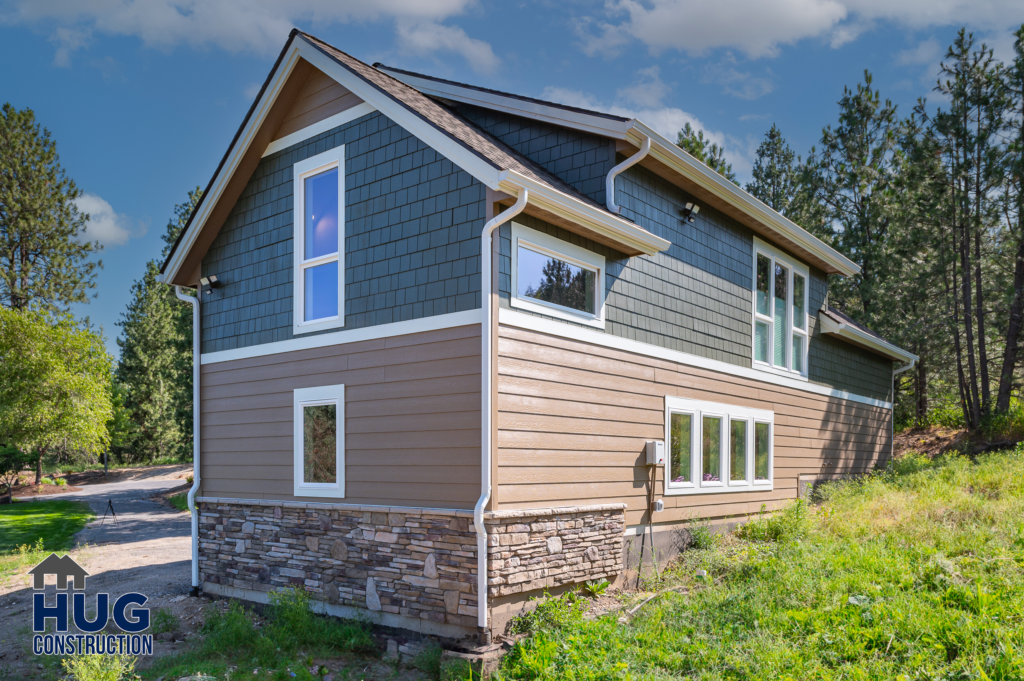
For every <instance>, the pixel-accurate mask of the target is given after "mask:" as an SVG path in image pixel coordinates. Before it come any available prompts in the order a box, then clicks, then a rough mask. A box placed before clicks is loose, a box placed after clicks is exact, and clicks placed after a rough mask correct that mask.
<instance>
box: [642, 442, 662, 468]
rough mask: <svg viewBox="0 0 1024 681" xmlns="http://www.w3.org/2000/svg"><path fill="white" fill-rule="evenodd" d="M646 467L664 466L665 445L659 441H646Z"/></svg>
mask: <svg viewBox="0 0 1024 681" xmlns="http://www.w3.org/2000/svg"><path fill="white" fill-rule="evenodd" d="M645 449H646V451H647V465H648V466H664V465H665V443H664V442H662V441H661V440H648V441H647V446H646V448H645Z"/></svg>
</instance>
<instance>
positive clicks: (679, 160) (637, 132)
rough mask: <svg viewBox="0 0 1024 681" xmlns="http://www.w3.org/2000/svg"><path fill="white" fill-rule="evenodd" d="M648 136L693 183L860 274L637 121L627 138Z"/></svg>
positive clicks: (654, 149) (658, 154) (637, 140)
mask: <svg viewBox="0 0 1024 681" xmlns="http://www.w3.org/2000/svg"><path fill="white" fill-rule="evenodd" d="M645 137H650V138H651V141H652V142H651V154H652V155H653V156H654V157H655V158H657V159H658V160H659V161H661V162H662V163H664V164H665V165H667V166H669V167H670V168H672V169H673V170H675V171H677V172H679V173H680V174H682V175H684V176H685V177H687V178H688V179H690V180H692V181H693V182H694V183H695V184H697V185H698V186H700V187H701V188H702V189H704V190H706V191H709V192H711V193H712V194H714V195H716V196H718V197H719V198H720V199H722V200H723V201H726V202H727V203H730V204H732V205H734V206H736V207H737V208H739V209H740V210H742V211H743V212H744V213H746V214H748V215H750V216H751V217H754V218H757V219H758V220H760V221H761V222H763V223H764V224H765V225H767V226H768V227H770V228H771V229H773V230H774V231H776V232H777V233H778V234H779V235H780V236H783V237H785V238H786V239H789V240H790V241H792V242H794V243H797V244H799V245H800V246H801V247H802V248H804V249H806V250H807V251H808V252H809V253H812V254H813V255H814V256H815V257H817V258H818V259H820V260H822V261H824V262H827V263H829V264H830V265H832V266H833V267H835V268H836V269H837V270H838V271H839V272H840V273H841V274H843V275H845V276H847V277H852V276H854V275H856V274H858V273H860V266H859V265H858V264H857V263H855V262H853V261H852V260H850V259H849V258H847V257H846V256H845V255H843V254H842V253H840V252H839V251H837V250H835V249H834V248H832V247H831V246H829V245H828V244H826V243H825V242H824V241H822V240H821V239H818V238H817V237H815V236H814V235H812V234H811V233H810V232H808V231H807V230H805V229H804V228H803V227H801V226H800V225H798V224H796V223H795V222H793V221H791V220H789V219H787V218H785V217H784V216H782V215H780V214H779V213H777V212H776V211H774V210H772V209H771V208H769V207H768V206H766V205H765V204H764V203H762V202H761V201H759V200H757V199H756V198H754V197H753V196H751V195H750V194H748V193H747V192H745V191H743V190H742V189H740V188H739V187H737V186H736V185H735V184H733V183H732V182H730V181H729V180H727V179H725V178H724V177H722V176H721V175H720V174H718V173H716V172H715V171H714V170H711V168H709V167H707V166H706V165H704V164H703V163H701V162H700V161H697V160H696V159H694V158H693V157H692V156H690V155H689V154H687V153H686V152H685V151H683V150H682V149H680V148H679V147H678V146H677V145H676V144H674V143H672V142H671V141H669V140H668V139H666V138H665V137H663V136H662V135H660V134H659V133H657V132H656V131H655V130H654V129H653V128H650V127H649V126H647V125H645V124H644V123H642V122H640V121H638V120H634V121H633V122H632V128H631V129H630V131H629V133H628V134H627V139H628V140H629V141H630V142H631V143H634V144H636V145H637V146H639V145H640V144H642V142H643V139H644V138H645Z"/></svg>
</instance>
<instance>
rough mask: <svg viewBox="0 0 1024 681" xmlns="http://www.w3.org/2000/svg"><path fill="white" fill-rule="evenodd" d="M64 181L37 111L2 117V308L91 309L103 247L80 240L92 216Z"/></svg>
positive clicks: (5, 111) (10, 111) (2, 112)
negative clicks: (98, 255) (80, 207)
mask: <svg viewBox="0 0 1024 681" xmlns="http://www.w3.org/2000/svg"><path fill="white" fill-rule="evenodd" d="M79 196H81V190H79V189H78V187H76V186H75V183H74V182H73V181H72V180H71V179H70V178H68V177H67V176H65V174H64V169H63V168H62V167H61V165H60V159H59V158H58V156H57V145H56V143H55V142H54V141H53V140H52V139H51V138H50V131H49V130H46V129H42V130H40V127H39V124H38V123H36V119H35V114H34V113H33V112H32V110H31V109H24V110H23V111H18V110H16V109H15V108H14V107H12V106H11V105H10V104H4V106H3V108H2V109H0V305H4V306H5V307H8V308H11V309H15V310H24V309H38V310H46V311H63V310H67V308H68V306H69V305H71V304H72V303H85V302H88V300H89V298H88V292H89V291H90V290H91V289H93V288H95V287H96V280H95V277H96V268H97V267H102V266H103V264H102V262H100V261H90V258H91V257H92V256H93V255H94V254H95V253H96V252H97V251H99V250H100V249H101V248H102V246H100V244H99V243H98V242H89V241H84V240H81V239H80V237H81V236H82V234H83V233H84V231H85V225H86V222H87V221H88V219H89V216H88V215H85V214H84V213H82V212H80V211H79V210H78V208H77V207H76V206H75V199H77V198H78V197H79Z"/></svg>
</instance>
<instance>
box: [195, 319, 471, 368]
mask: <svg viewBox="0 0 1024 681" xmlns="http://www.w3.org/2000/svg"><path fill="white" fill-rule="evenodd" d="M479 323H480V310H464V311H462V312H449V313H448V314H439V315H434V316H432V317H421V318H420V319H410V320H407V321H404V322H392V323H390V324H378V325H376V326H367V327H364V328H362V329H349V330H347V331H335V332H333V333H324V334H320V335H316V336H306V337H304V338H293V339H291V340H285V341H277V342H275V343H262V344H260V345H251V346H249V347H247V348H237V349H235V350H220V351H218V352H206V353H203V354H202V355H201V357H200V360H199V362H200V364H216V363H217V362H232V361H234V360H237V359H250V358H252V357H265V356H267V355H276V354H279V353H282V352H295V351H296V350H311V349H313V348H326V347H330V346H332V345H344V344H345V343H358V342H359V341H367V340H376V339H378V338H390V337H391V336H405V335H407V334H410V333H422V332H423V331H437V330H439V329H451V328H454V327H456V326H469V325H470V324H479Z"/></svg>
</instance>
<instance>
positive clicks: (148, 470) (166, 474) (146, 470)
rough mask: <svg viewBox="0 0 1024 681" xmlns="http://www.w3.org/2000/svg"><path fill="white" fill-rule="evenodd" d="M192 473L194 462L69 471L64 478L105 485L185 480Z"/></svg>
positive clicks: (72, 483)
mask: <svg viewBox="0 0 1024 681" xmlns="http://www.w3.org/2000/svg"><path fill="white" fill-rule="evenodd" d="M190 475H192V464H174V465H171V466H140V467H138V468H117V469H114V470H112V471H110V472H109V473H106V474H104V473H103V471H85V472H82V473H68V474H67V475H65V476H64V479H65V480H67V481H68V484H69V485H103V484H107V483H109V482H124V481H125V480H141V479H148V480H152V479H158V478H181V479H182V480H184V479H185V478H187V477H188V476H190Z"/></svg>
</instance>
